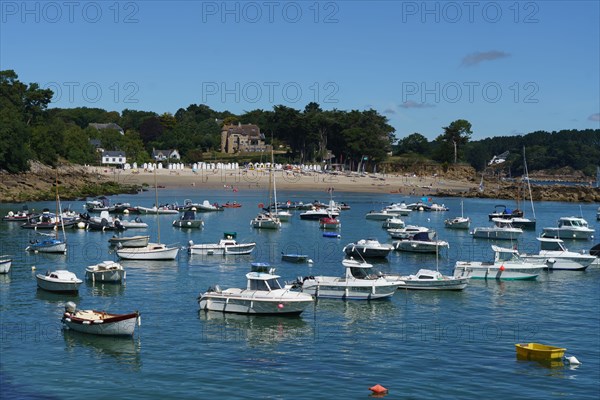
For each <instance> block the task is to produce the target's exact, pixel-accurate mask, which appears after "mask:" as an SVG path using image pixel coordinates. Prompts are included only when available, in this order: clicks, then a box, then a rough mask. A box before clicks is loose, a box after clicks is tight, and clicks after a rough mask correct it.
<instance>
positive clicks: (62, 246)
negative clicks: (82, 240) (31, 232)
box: [26, 241, 67, 254]
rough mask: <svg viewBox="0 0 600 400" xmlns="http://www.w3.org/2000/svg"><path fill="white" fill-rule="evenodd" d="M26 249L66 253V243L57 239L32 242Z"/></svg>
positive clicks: (38, 251)
mask: <svg viewBox="0 0 600 400" xmlns="http://www.w3.org/2000/svg"><path fill="white" fill-rule="evenodd" d="M26 250H28V251H33V252H36V253H63V254H64V253H66V252H67V244H66V243H65V242H62V241H59V242H54V241H48V242H45V241H44V242H40V243H34V244H32V245H30V246H28V247H27V249H26Z"/></svg>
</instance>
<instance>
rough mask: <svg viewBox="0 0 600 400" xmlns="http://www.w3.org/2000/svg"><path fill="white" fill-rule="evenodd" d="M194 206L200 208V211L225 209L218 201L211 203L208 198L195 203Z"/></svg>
mask: <svg viewBox="0 0 600 400" xmlns="http://www.w3.org/2000/svg"><path fill="white" fill-rule="evenodd" d="M194 207H195V208H196V209H197V210H198V212H213V211H223V210H224V208H223V207H221V206H220V205H219V204H218V203H214V204H210V201H208V200H204V201H203V202H202V203H201V204H194Z"/></svg>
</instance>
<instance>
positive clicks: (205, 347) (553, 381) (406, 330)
mask: <svg viewBox="0 0 600 400" xmlns="http://www.w3.org/2000/svg"><path fill="white" fill-rule="evenodd" d="M188 197H192V198H193V200H194V201H202V200H204V199H208V200H209V201H211V202H214V201H218V202H220V203H224V202H226V201H233V200H235V201H238V202H240V203H242V204H243V207H242V208H239V209H227V210H225V211H224V212H222V213H214V214H202V217H203V219H204V221H205V228H204V229H203V230H202V231H198V230H194V231H185V230H180V229H176V228H173V227H172V226H171V222H172V220H173V219H174V217H173V216H160V217H156V216H142V218H143V219H144V220H145V221H146V222H148V223H149V224H150V228H149V229H148V230H147V231H146V232H148V233H149V234H150V235H151V236H152V238H153V239H154V240H156V236H157V225H158V224H157V222H158V220H160V231H161V241H162V242H163V243H178V244H179V245H180V246H185V245H186V244H187V243H188V241H189V240H193V241H194V242H195V243H202V242H205V243H211V242H215V241H218V239H220V237H221V236H222V234H223V232H224V231H236V232H237V233H238V240H240V241H256V242H257V244H258V246H257V249H256V250H255V252H254V254H253V255H251V256H237V257H226V258H224V257H221V256H189V255H188V254H187V253H186V252H185V251H181V252H180V254H179V257H178V260H177V261H173V262H154V263H151V262H126V261H124V262H123V265H125V266H126V268H127V280H126V284H125V285H124V286H120V285H96V286H93V285H92V284H91V283H87V282H86V283H84V284H83V285H82V286H81V288H80V291H79V295H77V296H71V297H70V296H66V295H60V294H52V293H47V292H43V291H38V290H37V289H36V282H35V276H34V272H32V266H35V267H36V268H37V271H42V272H43V271H45V270H46V269H56V268H68V269H69V270H71V271H73V272H75V273H77V275H78V276H79V277H81V278H83V277H84V275H85V274H84V270H85V267H86V266H87V265H91V264H93V263H96V262H98V261H102V260H109V259H115V255H114V254H112V253H111V252H110V249H109V247H108V243H107V240H108V239H109V238H110V237H111V234H110V233H99V232H86V231H79V230H73V231H70V230H69V231H67V241H68V243H69V252H68V254H67V255H66V256H60V255H57V256H52V255H41V254H38V255H35V254H26V252H25V251H24V248H25V247H26V246H27V243H28V241H29V240H30V239H31V238H32V237H31V235H32V232H29V231H27V230H24V229H21V228H20V227H19V226H18V224H8V223H1V224H0V243H1V248H0V254H6V253H8V254H12V255H14V262H13V267H12V269H11V272H10V274H8V275H6V276H0V310H1V314H0V318H1V325H0V329H1V338H0V347H1V353H0V354H1V355H0V389H1V391H0V397H2V398H52V399H55V398H56V399H81V398H94V399H96V398H99V399H101V398H107V399H108V398H114V397H115V396H117V397H119V398H157V399H158V398H190V399H192V398H194V399H198V398H207V399H208V398H225V399H227V398H248V399H255V398H274V399H287V398H304V399H306V398H325V397H328V398H366V397H368V396H369V394H370V392H369V391H368V387H370V386H372V385H374V384H377V383H379V384H381V385H383V386H385V387H387V388H388V389H389V390H390V393H389V395H388V398H412V399H421V398H432V399H439V398H461V399H464V398H494V397H495V398H515V399H516V398H519V399H521V398H537V399H548V398H577V399H586V398H589V399H597V398H598V392H599V385H600V384H599V382H600V350H599V349H600V284H599V283H600V268H598V267H597V266H592V267H590V268H588V270H587V271H585V272H564V271H561V272H554V273H543V274H542V275H541V276H540V277H539V278H538V280H537V281H533V282H509V281H507V282H497V281H472V282H471V283H470V284H469V286H468V287H467V289H466V290H464V291H463V292H457V293H452V292H439V293H436V292H406V291H399V292H398V293H396V294H395V296H394V297H393V298H392V299H391V300H388V301H374V302H358V301H354V302H352V301H349V302H343V301H334V300H329V301H322V300H320V301H318V302H317V303H316V305H315V306H314V307H311V308H310V309H308V310H306V311H305V312H304V313H303V314H302V315H301V316H300V317H298V318H280V317H248V316H238V315H223V314H220V313H206V312H198V304H197V300H196V299H197V297H198V295H199V294H200V293H201V292H203V291H205V290H206V289H207V288H208V287H209V286H210V285H213V284H215V283H218V284H219V285H220V286H221V287H229V286H238V287H239V286H244V285H245V276H244V275H245V273H246V272H247V271H248V269H249V264H250V262H252V261H268V262H271V263H273V264H274V265H275V266H276V267H277V271H278V273H279V274H280V275H281V276H282V280H286V281H291V280H294V279H295V278H296V277H297V276H303V275H318V274H326V275H340V274H342V273H343V269H342V267H341V263H340V261H341V259H342V257H343V253H342V248H343V246H344V245H345V244H347V243H349V242H352V241H355V240H357V239H360V238H367V237H375V238H378V239H379V240H380V241H388V237H387V234H386V233H385V231H384V230H383V229H381V223H380V222H377V221H367V220H365V218H364V215H365V213H367V212H368V211H369V210H371V209H379V208H381V207H382V205H383V204H385V203H388V202H391V201H399V200H405V201H406V202H413V201H416V200H417V199H416V198H399V197H398V196H397V195H374V194H341V193H338V194H336V196H335V199H336V200H338V201H345V202H347V203H349V204H350V205H351V206H352V209H351V210H350V211H345V212H343V213H342V215H341V221H342V230H341V235H342V238H341V239H331V238H323V237H322V232H321V231H320V230H319V229H318V223H317V222H311V221H301V220H300V219H299V217H298V215H297V214H298V212H296V215H294V217H293V218H292V220H291V222H289V223H284V225H283V228H282V229H281V231H279V232H268V231H260V230H253V229H252V228H251V227H250V225H249V221H250V219H251V218H252V217H254V216H255V214H256V213H257V211H258V208H257V204H258V203H259V202H261V201H263V202H264V201H265V200H266V199H265V198H264V197H265V196H264V193H262V192H258V191H250V190H246V191H244V190H242V191H240V192H237V193H233V192H231V191H228V190H225V189H223V190H218V191H213V192H210V193H206V194H202V193H201V192H200V191H197V192H194V193H189V191H184V190H180V191H175V190H162V191H160V200H161V201H163V202H176V201H177V202H179V203H183V200H184V199H185V198H188ZM279 198H280V199H281V200H288V199H289V200H301V201H305V202H307V201H313V200H315V199H319V200H322V201H327V200H328V194H327V193H315V192H290V191H288V192H283V191H282V192H281V193H279ZM435 200H436V201H437V202H438V203H445V204H446V205H447V206H449V207H450V208H451V210H450V211H449V212H442V213H413V215H412V216H410V217H406V218H405V220H406V222H407V223H411V224H419V225H426V226H430V227H432V228H434V229H436V230H437V232H438V236H439V237H440V238H442V239H445V240H447V241H449V242H450V249H449V250H448V251H444V252H443V253H442V254H441V256H440V258H439V260H438V261H437V262H436V257H435V256H426V255H407V254H405V253H393V254H391V255H390V256H389V260H388V261H385V262H380V263H378V265H377V267H378V268H379V269H381V270H384V271H391V272H397V273H406V274H408V273H414V272H416V271H417V270H418V269H419V268H421V267H428V268H435V267H436V263H437V264H438V267H439V269H440V270H441V271H442V272H444V273H447V274H450V273H451V272H452V266H453V265H454V262H455V261H456V260H490V259H491V258H492V256H493V254H492V252H491V248H490V245H491V243H492V242H490V241H487V240H474V239H473V238H471V237H470V236H469V235H468V233H467V232H457V231H451V230H447V229H445V228H444V227H443V220H444V219H445V218H448V217H451V216H454V215H460V199H456V198H452V199H449V198H438V199H435ZM112 201H113V202H117V201H128V202H130V203H132V205H145V206H151V205H152V204H153V203H154V193H150V192H148V193H143V194H140V195H135V196H125V195H121V196H114V197H113V198H112ZM498 203H502V201H497V200H480V199H465V200H464V209H465V215H468V216H470V217H471V218H472V219H473V227H475V226H486V225H488V217H487V214H488V213H489V212H490V211H492V210H493V208H494V205H496V204H498ZM69 204H70V205H71V207H72V208H73V209H82V205H83V202H65V203H64V204H63V206H67V205H69ZM506 204H507V205H508V206H509V207H515V204H511V203H510V202H506ZM597 206H598V205H593V204H582V205H581V206H579V205H577V204H571V203H550V202H545V203H536V204H535V207H536V210H535V211H536V216H537V220H538V229H537V233H538V234H539V233H540V232H541V229H542V227H544V226H554V225H555V224H556V221H557V219H558V218H559V217H560V216H567V215H583V216H584V217H585V218H586V219H587V220H588V221H589V222H590V224H591V225H592V226H593V227H595V228H596V239H595V240H594V241H577V242H567V245H568V247H569V248H571V249H575V250H586V251H587V250H589V248H590V247H591V246H592V245H593V244H594V243H597V242H598V238H600V229H599V223H598V222H596V221H595V211H596V209H597ZM18 207H19V205H11V204H3V205H1V206H0V214H2V215H5V214H6V212H8V210H10V209H17V208H18ZM29 207H30V208H35V209H37V210H39V209H41V208H43V207H50V208H51V209H53V207H54V203H53V202H47V203H35V204H33V203H32V204H29ZM524 208H525V211H526V216H528V217H531V216H532V215H531V210H529V208H528V207H524ZM142 232H144V230H131V231H128V232H127V234H128V235H134V234H140V233H142ZM535 235H536V232H526V233H525V234H524V236H523V239H522V240H520V241H519V243H518V245H519V247H520V249H523V250H527V251H537V249H538V244H537V242H536V241H535ZM504 244H505V245H509V246H510V245H512V244H511V243H510V242H508V243H507V242H504ZM281 252H286V253H304V254H308V255H309V256H310V258H312V259H313V260H314V264H313V265H312V266H308V265H306V264H300V265H298V264H287V263H282V262H281V261H280V254H281ZM66 301H75V302H76V303H77V304H78V306H79V307H80V308H94V309H105V310H108V311H113V312H129V311H133V310H139V311H141V313H142V326H141V329H139V330H138V331H137V332H136V335H135V337H134V338H133V339H127V338H125V339H123V338H102V337H94V336H90V335H83V334H77V333H75V332H70V331H64V330H62V328H61V324H60V318H61V315H62V312H63V307H64V304H65V302H66ZM528 341H534V342H541V343H546V344H552V345H557V346H562V347H566V348H567V352H566V354H567V355H575V356H576V357H577V358H578V359H579V360H580V361H581V362H582V364H581V366H579V368H575V369H572V368H569V366H560V367H555V368H550V367H548V366H543V365H540V364H537V363H534V362H522V361H517V360H516V357H515V349H514V344H515V343H518V342H528Z"/></svg>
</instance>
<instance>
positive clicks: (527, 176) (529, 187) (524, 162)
mask: <svg viewBox="0 0 600 400" xmlns="http://www.w3.org/2000/svg"><path fill="white" fill-rule="evenodd" d="M523 164H524V166H525V179H526V180H527V189H528V190H529V200H530V201H531V211H532V212H533V219H534V220H535V208H534V207H533V196H532V195H531V185H530V184H529V171H527V160H526V159H525V146H523Z"/></svg>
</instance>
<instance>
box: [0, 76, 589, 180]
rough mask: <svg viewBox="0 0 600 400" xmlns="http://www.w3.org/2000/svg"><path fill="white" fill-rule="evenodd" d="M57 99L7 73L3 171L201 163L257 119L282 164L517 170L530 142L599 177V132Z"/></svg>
mask: <svg viewBox="0 0 600 400" xmlns="http://www.w3.org/2000/svg"><path fill="white" fill-rule="evenodd" d="M52 95H53V93H52V91H51V90H48V89H41V88H40V87H39V86H38V85H37V84H36V83H31V84H29V85H27V84H24V83H22V82H20V81H19V80H18V76H17V74H16V73H15V72H14V71H12V70H6V71H0V169H1V170H7V171H9V172H19V171H24V170H26V169H27V168H28V160H31V159H35V160H39V161H41V162H43V163H44V164H48V165H55V164H56V162H57V161H58V160H59V159H65V160H67V161H70V162H72V163H78V164H93V163H99V158H100V155H99V153H98V152H97V151H96V147H95V146H98V145H99V146H100V147H101V148H103V149H105V150H122V151H124V152H126V154H127V159H128V161H130V162H137V163H143V162H147V161H149V160H150V155H151V152H152V149H153V148H156V149H177V150H178V151H179V153H180V154H181V155H182V157H183V161H185V162H197V161H202V159H203V155H204V154H206V153H207V152H212V153H217V152H219V150H220V142H221V138H220V132H221V127H222V126H223V125H224V124H237V123H242V124H249V123H252V124H256V125H258V126H259V127H260V129H261V131H262V132H263V133H264V134H265V138H266V141H267V143H271V144H272V145H273V147H274V148H275V149H276V150H283V151H279V153H285V154H279V155H278V161H280V162H315V161H316V162H319V161H328V162H331V163H343V164H345V165H346V166H348V167H350V168H352V169H356V168H357V167H358V166H359V164H360V163H362V164H363V165H364V164H367V168H368V169H371V168H373V167H374V166H376V165H377V163H379V162H381V161H384V160H385V159H386V158H387V156H388V153H389V152H390V151H391V150H392V148H393V149H394V153H395V154H396V155H401V156H403V157H404V158H407V159H410V158H416V159H419V160H423V159H429V160H434V161H437V162H439V163H445V164H450V163H456V162H466V163H469V164H471V165H472V166H474V167H475V168H476V169H478V170H481V169H483V168H484V167H485V166H486V165H487V163H488V162H489V160H490V159H491V158H492V157H493V156H494V155H497V154H500V153H503V152H505V151H510V155H509V158H508V160H507V163H506V165H510V166H511V167H512V173H513V174H515V175H517V174H520V173H521V172H522V168H523V163H522V158H521V157H522V156H521V154H522V148H523V146H524V147H525V148H526V149H527V161H528V166H529V169H530V170H532V171H533V170H540V169H556V168H560V167H565V166H569V167H572V168H574V169H577V170H581V171H583V172H584V173H586V174H587V175H594V174H595V168H596V165H597V164H598V160H600V130H585V131H560V132H552V133H548V132H533V133H530V134H527V135H517V136H505V137H494V138H488V139H483V140H480V141H471V135H472V133H473V132H472V126H471V124H470V123H469V122H468V121H466V120H463V119H459V120H456V121H453V122H451V123H450V124H449V125H448V126H446V127H443V128H442V130H443V133H442V134H440V135H439V136H438V137H437V138H436V139H435V140H433V141H431V142H430V141H428V140H427V138H426V137H425V136H424V135H421V134H419V133H413V134H411V135H408V136H407V137H405V138H402V139H400V140H399V141H398V143H397V145H395V146H392V144H393V143H394V142H395V140H396V138H395V137H394V128H393V127H392V126H390V125H389V124H388V121H387V118H386V117H384V116H382V115H380V114H379V113H378V112H377V111H375V110H365V111H359V110H351V111H342V110H336V109H334V110H329V111H327V110H322V109H321V108H320V106H319V105H318V104H317V103H309V104H308V105H306V107H305V108H304V110H296V109H294V108H290V107H287V106H283V105H278V106H275V107H273V110H260V109H257V110H252V111H248V112H245V113H244V114H241V115H235V114H233V113H231V112H229V111H223V112H219V111H215V110H212V109H211V108H210V107H208V106H206V105H202V104H200V105H196V104H192V105H190V106H188V107H187V108H185V109H184V108H180V109H179V110H178V111H177V112H176V113H175V114H174V115H173V114H170V113H163V114H161V115H159V114H157V113H155V112H152V111H137V110H128V109H125V110H123V111H122V112H121V113H119V112H116V111H106V110H103V109H100V108H87V107H79V108H70V109H61V108H52V109H49V108H48V105H49V104H50V102H51V100H52ZM91 123H105V124H108V123H115V124H117V125H118V126H119V127H121V128H122V132H120V131H118V130H116V129H101V130H98V129H96V128H94V127H91V126H90V124H91ZM93 139H95V140H93ZM215 156H216V154H215ZM217 157H218V156H217ZM211 159H214V158H213V157H212V156H211Z"/></svg>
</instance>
